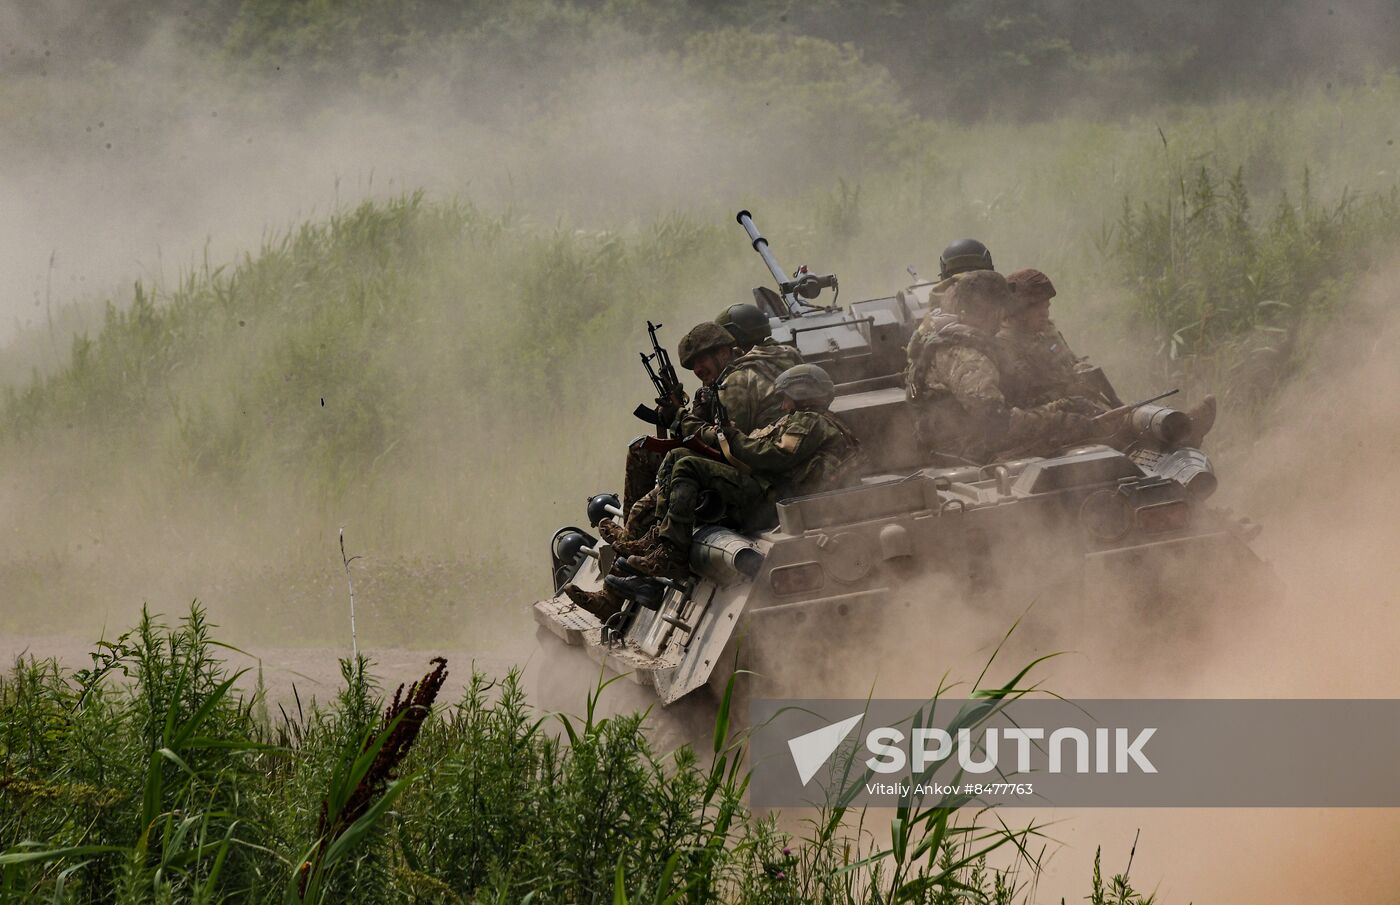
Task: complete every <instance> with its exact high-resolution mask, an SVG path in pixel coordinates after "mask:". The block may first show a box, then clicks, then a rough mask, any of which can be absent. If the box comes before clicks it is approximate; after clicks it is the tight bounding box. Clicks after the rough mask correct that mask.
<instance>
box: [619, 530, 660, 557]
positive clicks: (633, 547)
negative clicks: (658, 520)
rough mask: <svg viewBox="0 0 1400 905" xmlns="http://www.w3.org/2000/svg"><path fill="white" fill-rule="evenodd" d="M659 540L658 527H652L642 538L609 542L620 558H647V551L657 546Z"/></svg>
mask: <svg viewBox="0 0 1400 905" xmlns="http://www.w3.org/2000/svg"><path fill="white" fill-rule="evenodd" d="M658 541H659V538H658V537H657V536H656V526H655V525H652V526H651V528H649V529H648V530H647V532H646V533H645V534H643V535H642V536H641V537H633V538H623V539H622V540H618V541H609V543H611V544H612V545H613V549H614V550H616V551H617V555H618V556H645V555H646V553H647V551H648V550H650V549H651V548H652V547H654V546H656V544H657V543H658Z"/></svg>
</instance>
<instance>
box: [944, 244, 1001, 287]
mask: <svg viewBox="0 0 1400 905" xmlns="http://www.w3.org/2000/svg"><path fill="white" fill-rule="evenodd" d="M938 269H939V274H938V277H939V279H943V280H946V279H948V277H950V276H952V275H953V274H955V273H966V272H967V271H969V270H994V269H995V268H993V267H992V253H991V251H989V250H988V249H987V246H985V245H983V244H982V243H981V242H978V241H977V240H976V239H959V240H957V241H956V242H953V243H951V244H949V246H948V247H947V248H945V249H943V254H941V255H939V256H938Z"/></svg>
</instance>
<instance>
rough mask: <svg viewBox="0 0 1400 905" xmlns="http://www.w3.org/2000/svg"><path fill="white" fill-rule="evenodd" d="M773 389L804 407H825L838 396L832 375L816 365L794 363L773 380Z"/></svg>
mask: <svg viewBox="0 0 1400 905" xmlns="http://www.w3.org/2000/svg"><path fill="white" fill-rule="evenodd" d="M773 391H774V392H775V393H780V394H782V395H784V396H786V397H788V398H789V399H791V400H792V401H793V402H796V403H797V404H798V405H799V406H801V407H802V408H818V409H824V408H826V407H827V406H829V405H831V400H833V399H835V398H836V384H835V383H833V382H832V380H831V375H830V374H828V373H826V371H824V370H822V369H821V368H819V367H817V366H816V365H793V366H792V367H790V368H788V369H787V370H786V371H784V372H783V373H781V374H779V375H778V379H777V380H775V381H773Z"/></svg>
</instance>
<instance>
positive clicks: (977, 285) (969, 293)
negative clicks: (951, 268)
mask: <svg viewBox="0 0 1400 905" xmlns="http://www.w3.org/2000/svg"><path fill="white" fill-rule="evenodd" d="M945 298H946V299H947V305H946V306H947V308H948V309H950V310H951V311H952V312H953V313H954V314H970V315H972V316H974V317H979V316H983V315H985V316H989V317H990V316H991V315H993V314H996V315H998V316H1000V315H1001V314H1003V313H1005V312H1006V311H1008V310H1010V309H1011V308H1012V307H1013V305H1014V300H1013V298H1012V296H1011V286H1010V284H1008V283H1007V282H1006V277H1004V276H1002V275H1001V274H999V273H997V272H996V271H995V270H974V271H971V272H969V273H962V274H959V275H958V276H957V279H956V280H955V281H954V283H953V285H952V286H951V287H949V289H948V293H947V295H946V296H945ZM993 309H995V311H994V310H993Z"/></svg>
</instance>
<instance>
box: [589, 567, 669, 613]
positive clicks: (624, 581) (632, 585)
mask: <svg viewBox="0 0 1400 905" xmlns="http://www.w3.org/2000/svg"><path fill="white" fill-rule="evenodd" d="M603 583H604V584H605V585H606V586H607V588H608V590H610V591H616V592H617V593H618V594H620V595H622V596H623V597H626V598H627V599H628V600H630V601H632V602H633V603H635V604H636V605H637V606H644V607H646V608H647V609H649V610H659V609H661V601H662V599H663V598H664V597H665V596H666V586H665V585H664V584H662V583H661V582H659V581H657V580H656V579H655V578H647V577H646V576H644V575H632V576H622V575H609V576H608V577H607V578H605V579H603Z"/></svg>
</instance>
